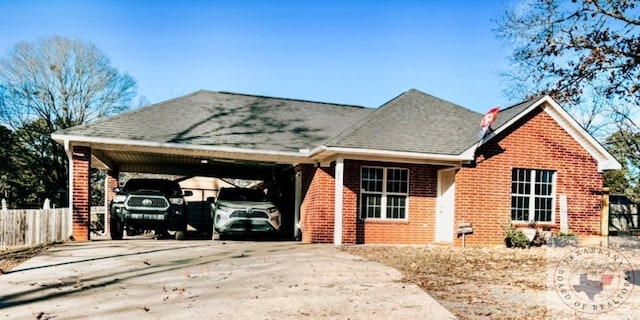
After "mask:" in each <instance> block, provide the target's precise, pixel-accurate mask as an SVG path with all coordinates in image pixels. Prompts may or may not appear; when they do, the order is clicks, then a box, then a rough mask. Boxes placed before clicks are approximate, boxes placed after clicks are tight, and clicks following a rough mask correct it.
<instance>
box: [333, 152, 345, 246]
mask: <svg viewBox="0 0 640 320" xmlns="http://www.w3.org/2000/svg"><path fill="white" fill-rule="evenodd" d="M335 176H336V177H335V188H334V190H335V202H334V220H333V221H334V224H333V244H334V245H336V246H339V245H342V197H343V196H342V192H343V189H344V159H343V158H338V159H336V171H335Z"/></svg>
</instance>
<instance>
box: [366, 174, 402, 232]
mask: <svg viewBox="0 0 640 320" xmlns="http://www.w3.org/2000/svg"><path fill="white" fill-rule="evenodd" d="M360 190H361V191H360V195H361V197H360V199H361V200H360V216H361V217H362V218H363V219H394V220H403V219H406V218H407V202H408V199H409V170H408V169H402V168H381V167H362V168H361V175H360Z"/></svg>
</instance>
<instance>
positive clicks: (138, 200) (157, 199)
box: [125, 195, 169, 211]
mask: <svg viewBox="0 0 640 320" xmlns="http://www.w3.org/2000/svg"><path fill="white" fill-rule="evenodd" d="M125 206H126V208H127V210H153V211H156V210H157V211H164V210H167V209H168V208H169V202H168V201H167V199H165V198H164V197H161V196H133V195H132V196H129V198H128V199H127V201H126V202H125Z"/></svg>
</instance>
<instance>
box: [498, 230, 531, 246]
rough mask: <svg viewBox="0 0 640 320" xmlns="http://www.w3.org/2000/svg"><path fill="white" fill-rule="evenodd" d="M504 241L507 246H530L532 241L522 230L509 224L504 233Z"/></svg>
mask: <svg viewBox="0 0 640 320" xmlns="http://www.w3.org/2000/svg"><path fill="white" fill-rule="evenodd" d="M504 243H505V245H506V246H507V248H528V247H529V245H530V241H529V239H528V238H527V236H526V235H525V234H524V232H522V230H518V229H516V227H514V226H513V225H509V227H508V228H507V230H506V231H505V235H504Z"/></svg>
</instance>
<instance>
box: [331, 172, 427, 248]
mask: <svg viewBox="0 0 640 320" xmlns="http://www.w3.org/2000/svg"><path fill="white" fill-rule="evenodd" d="M362 166H374V167H387V168H405V169H409V202H408V209H409V212H408V216H407V217H408V219H407V220H403V221H394V220H373V219H368V220H367V219H365V220H363V219H360V218H359V217H360V202H359V201H360V200H359V198H360V168H361V167H362ZM436 186H437V167H435V166H430V165H418V164H402V163H384V162H368V161H352V160H347V161H345V170H344V187H345V188H344V201H343V232H342V234H343V236H342V237H343V242H344V243H348V244H353V243H359V244H360V243H367V244H376V243H382V244H390V243H393V244H427V243H432V242H433V239H434V236H435V228H434V227H435V210H436V209H435V208H436Z"/></svg>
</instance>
